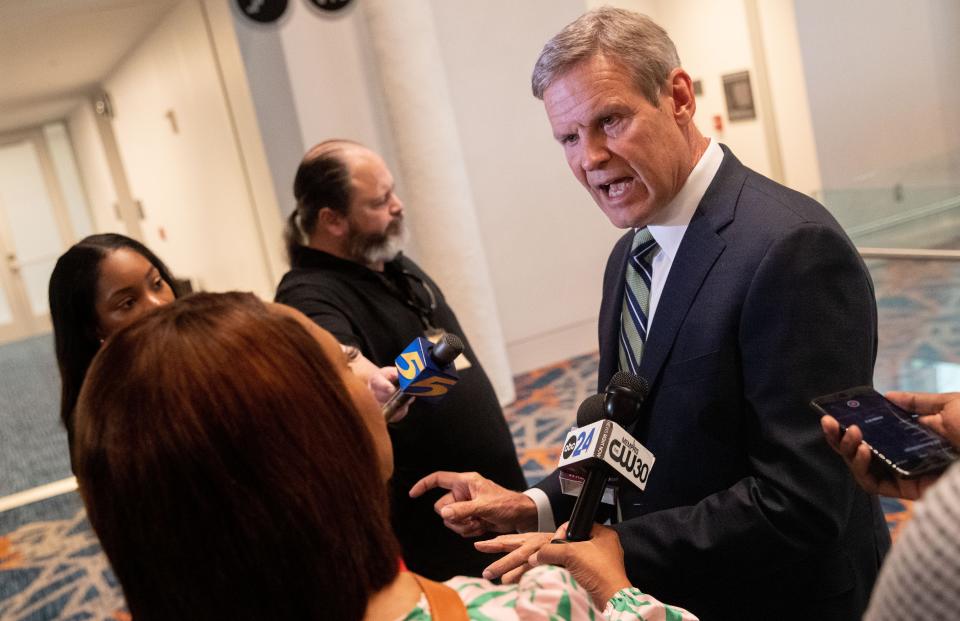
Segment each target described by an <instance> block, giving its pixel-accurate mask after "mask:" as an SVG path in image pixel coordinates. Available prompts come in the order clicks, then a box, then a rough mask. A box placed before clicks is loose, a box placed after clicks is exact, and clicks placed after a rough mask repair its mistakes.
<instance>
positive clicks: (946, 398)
mask: <svg viewBox="0 0 960 621" xmlns="http://www.w3.org/2000/svg"><path fill="white" fill-rule="evenodd" d="M885 396H886V397H887V399H890V400H891V401H893V402H894V403H896V404H897V405H899V406H900V407H902V408H903V409H905V410H906V411H908V412H915V413H917V414H919V415H920V422H921V423H922V424H924V425H926V426H927V427H930V428H931V429H933V430H934V431H935V432H937V433H939V434H940V435H941V436H943V437H944V438H946V439H947V440H948V441H949V442H950V444H952V445H954V446H955V447H958V448H960V392H945V393H940V394H938V393H932V392H888V393H887V394H886V395H885Z"/></svg>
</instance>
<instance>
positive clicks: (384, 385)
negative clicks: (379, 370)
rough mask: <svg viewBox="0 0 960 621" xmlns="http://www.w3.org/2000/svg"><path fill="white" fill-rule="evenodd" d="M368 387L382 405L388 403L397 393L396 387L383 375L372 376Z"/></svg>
mask: <svg viewBox="0 0 960 621" xmlns="http://www.w3.org/2000/svg"><path fill="white" fill-rule="evenodd" d="M367 386H368V387H369V388H370V392H372V393H373V396H374V398H375V399H376V400H377V403H379V404H380V405H383V404H384V403H386V402H387V401H388V400H389V399H390V397H392V396H393V393H394V392H395V391H396V386H394V385H393V384H391V383H390V381H389V380H388V379H387V378H385V377H383V376H382V375H371V376H370V379H369V380H368V381H367Z"/></svg>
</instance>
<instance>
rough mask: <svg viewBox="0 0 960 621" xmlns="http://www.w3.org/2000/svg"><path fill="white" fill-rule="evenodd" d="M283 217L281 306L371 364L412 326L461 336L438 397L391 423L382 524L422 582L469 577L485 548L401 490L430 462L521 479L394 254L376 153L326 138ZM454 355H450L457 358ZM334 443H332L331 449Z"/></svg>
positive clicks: (480, 382) (501, 431)
mask: <svg viewBox="0 0 960 621" xmlns="http://www.w3.org/2000/svg"><path fill="white" fill-rule="evenodd" d="M293 190H294V196H295V197H296V200H297V208H296V209H295V210H294V212H293V213H292V214H291V216H290V219H289V221H288V225H287V234H286V237H287V240H286V241H287V251H288V254H289V257H290V265H291V269H290V271H289V272H287V273H286V274H285V275H284V277H283V279H282V280H281V281H280V285H279V286H278V287H277V294H276V301H277V302H280V303H282V304H286V305H288V306H292V307H294V308H296V309H298V310H300V311H301V312H303V313H304V314H305V315H307V317H310V318H311V319H312V320H313V321H315V322H316V323H317V324H318V325H320V326H321V327H323V328H325V329H326V330H328V331H329V332H330V333H332V334H333V335H334V336H335V337H336V338H337V339H338V340H339V341H340V343H341V344H343V345H345V346H348V347H355V348H356V349H358V350H359V351H360V353H361V354H362V355H363V356H365V357H366V358H368V359H370V360H371V361H372V362H373V363H374V364H376V365H377V366H380V367H387V366H391V365H392V364H393V361H394V359H395V358H396V357H397V355H398V354H399V353H400V352H401V351H403V349H404V348H405V347H406V346H407V345H408V344H409V343H410V341H412V340H413V339H414V338H415V337H418V336H427V337H435V336H436V335H438V334H441V333H442V332H443V331H446V332H450V333H453V334H456V335H458V336H460V337H461V338H462V339H463V342H464V356H463V357H465V359H466V360H467V362H468V363H469V366H466V368H459V369H458V372H459V374H460V381H459V382H458V383H457V385H456V386H455V387H454V388H453V389H452V390H451V391H450V393H449V394H448V395H447V396H446V397H445V398H444V399H442V400H441V401H439V402H435V403H434V402H430V401H423V400H417V401H416V402H414V404H413V405H412V407H411V408H410V411H409V414H408V415H407V416H406V417H405V418H404V419H403V420H402V421H401V422H399V423H396V424H392V425H391V426H390V436H391V439H392V440H393V452H394V476H393V479H392V480H391V484H390V487H391V502H392V505H393V527H394V530H395V532H396V534H397V537H398V539H399V540H400V543H401V546H402V547H403V555H404V561H405V562H406V564H407V566H408V567H409V568H410V569H411V570H413V571H415V572H417V573H419V574H421V575H424V576H426V577H428V578H431V579H433V580H445V579H447V578H450V577H451V576H454V575H473V576H478V575H480V572H481V571H482V570H483V568H484V567H485V566H486V565H487V564H488V563H489V558H487V557H486V556H485V555H483V554H481V553H479V552H477V551H476V550H475V549H474V547H473V545H472V542H471V541H468V540H465V539H462V538H461V537H459V536H457V535H456V534H454V533H453V532H451V531H449V530H448V529H446V528H445V527H444V526H443V523H442V522H441V520H440V518H439V517H438V516H437V515H436V513H435V512H434V510H433V504H434V502H435V501H436V500H437V499H438V498H439V496H440V494H439V492H437V493H436V494H434V495H432V496H425V497H421V498H416V499H412V498H410V497H409V495H408V494H407V490H409V489H410V487H411V486H412V485H413V484H414V483H415V482H416V481H417V480H419V479H420V478H422V477H423V476H425V475H427V474H428V473H430V472H433V471H435V470H451V471H464V470H471V471H476V472H479V473H481V474H483V475H484V476H485V477H487V478H489V479H492V480H494V481H497V482H498V483H499V484H500V485H503V486H504V487H507V488H509V489H514V490H520V489H524V488H525V486H526V484H525V481H524V478H523V473H522V471H521V469H520V465H519V463H518V462H517V455H516V450H515V449H514V445H513V440H512V438H511V436H510V431H509V428H508V427H507V424H506V422H505V421H504V418H503V412H502V411H501V409H500V405H499V403H498V401H497V397H496V394H495V393H494V391H493V386H492V384H491V383H490V380H489V379H488V378H487V375H486V373H484V371H483V368H482V367H481V366H480V363H479V362H478V360H477V358H476V355H475V354H474V352H473V349H472V348H471V347H470V343H469V341H468V340H467V338H466V336H465V335H464V333H463V329H462V328H461V327H460V323H459V322H458V321H457V317H456V315H454V313H453V310H452V309H451V308H450V307H449V306H448V305H447V303H446V301H445V300H444V297H443V293H442V292H441V291H440V289H439V287H437V285H436V283H434V282H433V280H431V279H430V277H429V276H427V274H426V273H425V272H424V271H423V270H421V269H420V268H419V267H418V266H417V265H416V264H415V263H414V262H413V261H411V260H410V259H408V258H407V257H405V256H403V254H401V252H400V251H401V249H402V248H403V246H404V242H405V239H406V230H405V228H404V221H403V213H404V206H403V203H402V202H401V201H400V198H399V197H398V196H397V195H396V193H395V191H394V180H393V175H392V174H391V173H390V170H389V169H388V168H387V165H386V163H385V162H384V161H383V159H382V158H381V157H380V156H379V155H377V154H376V153H374V152H373V151H371V150H370V149H367V148H366V147H364V146H362V145H360V144H357V143H355V142H352V141H349V140H328V141H325V142H322V143H320V144H318V145H316V146H315V147H313V148H312V149H310V150H309V151H308V152H307V154H306V155H305V156H304V158H303V161H302V162H301V163H300V167H299V169H298V170H297V176H296V179H295V180H294V184H293ZM463 366H464V365H462V364H458V367H463ZM330 449H331V450H336V447H330Z"/></svg>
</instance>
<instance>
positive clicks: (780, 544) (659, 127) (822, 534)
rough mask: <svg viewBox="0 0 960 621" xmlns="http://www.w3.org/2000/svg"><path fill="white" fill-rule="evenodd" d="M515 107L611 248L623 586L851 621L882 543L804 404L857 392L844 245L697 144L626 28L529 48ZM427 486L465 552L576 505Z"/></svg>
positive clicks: (610, 362)
mask: <svg viewBox="0 0 960 621" xmlns="http://www.w3.org/2000/svg"><path fill="white" fill-rule="evenodd" d="M533 89H534V94H535V95H536V96H537V97H538V98H541V99H543V101H544V106H545V108H546V112H547V116H548V118H549V120H550V124H551V127H552V129H553V133H554V136H555V138H556V139H557V141H558V142H559V143H560V144H561V146H562V147H563V150H564V153H565V155H566V158H567V162H568V164H569V166H570V169H571V170H572V172H573V173H574V175H575V176H576V177H577V179H578V180H579V181H580V182H581V183H582V184H583V185H584V187H585V188H586V189H587V191H588V192H589V193H590V194H591V196H592V197H593V198H594V200H595V201H596V203H597V204H598V205H599V206H600V208H601V210H603V212H604V213H605V214H606V215H607V216H608V217H609V219H610V221H611V222H613V224H614V225H616V226H617V227H620V228H626V229H630V230H629V231H628V232H627V233H626V234H625V235H624V236H623V238H621V239H620V241H619V242H618V243H617V244H616V246H615V247H614V249H613V252H612V253H611V255H610V259H609V261H608V263H607V268H606V272H605V274H604V282H603V300H602V302H601V308H600V322H599V337H600V369H599V376H598V387H599V389H600V390H603V389H604V388H605V386H606V384H607V382H608V381H609V380H610V378H611V376H612V375H613V374H614V373H615V372H616V371H618V370H625V371H629V372H632V373H635V374H637V375H639V376H642V377H644V378H646V379H647V380H648V381H649V382H650V385H651V392H650V395H649V397H648V398H647V399H646V401H645V402H644V404H643V409H642V412H641V414H640V417H639V420H638V421H637V422H636V423H634V424H633V425H632V426H631V427H630V429H629V431H630V432H631V433H632V434H633V435H635V436H636V437H637V438H638V439H639V440H640V441H641V442H642V443H643V445H644V446H646V447H647V448H648V449H649V450H650V451H652V452H653V454H654V455H655V457H656V463H655V466H654V469H653V471H652V472H651V474H650V478H649V480H648V484H647V487H646V490H645V491H643V492H639V491H637V490H632V489H622V490H621V491H620V497H619V498H618V508H619V513H620V516H621V519H619V520H615V521H616V523H615V524H614V525H613V526H612V528H613V529H614V530H615V531H616V532H617V533H618V534H619V536H620V541H621V544H622V546H623V548H624V552H625V557H624V562H625V565H626V568H627V572H628V575H629V576H630V578H631V581H632V582H633V583H634V584H635V585H637V586H638V587H640V588H641V589H643V590H645V591H648V592H650V593H652V594H654V595H656V597H658V598H659V599H661V600H663V601H666V602H670V603H672V604H677V605H680V606H683V607H684V608H686V609H688V610H690V611H691V612H694V613H696V614H698V615H700V617H701V618H702V619H744V618H756V619H778V620H779V619H793V618H804V619H821V620H822V619H856V618H859V616H860V615H861V614H862V612H863V610H864V608H865V607H866V603H867V599H868V595H869V593H870V589H871V587H872V585H873V582H874V580H875V579H876V574H877V570H878V567H879V564H880V561H881V559H882V557H883V555H884V554H885V552H886V550H887V548H888V547H889V535H888V534H887V531H886V527H885V524H884V521H883V516H882V512H881V510H880V508H879V505H878V503H877V501H876V498H875V497H873V496H869V495H868V494H866V493H864V492H863V491H862V490H860V489H859V488H858V487H857V486H856V485H855V483H854V481H853V479H852V478H851V476H850V474H849V472H848V471H847V469H846V467H845V466H844V464H843V462H842V460H840V459H838V458H837V456H836V455H834V454H832V452H831V451H830V449H829V447H828V446H827V445H826V444H825V443H824V442H823V439H822V437H821V435H820V429H819V426H818V422H817V417H816V416H815V415H814V413H813V412H812V411H811V409H810V407H809V405H808V403H809V402H810V400H811V399H812V398H814V397H817V396H819V395H822V394H826V393H830V392H834V391H837V390H841V389H843V388H847V387H850V386H855V385H860V384H869V383H870V382H871V379H872V375H873V363H874V359H875V357H876V346H877V344H876V309H875V301H874V294H873V286H872V283H871V281H870V277H869V275H868V273H867V271H866V268H865V266H864V264H863V262H862V261H861V259H860V257H859V255H858V253H857V251H856V249H855V248H854V246H853V244H852V243H851V242H850V240H849V239H848V238H847V236H846V235H845V234H844V232H843V231H842V229H841V228H840V226H839V225H838V224H837V222H836V221H835V220H834V219H833V218H832V217H831V216H830V214H829V213H827V211H826V210H825V209H824V208H823V207H822V206H821V205H819V204H817V203H816V202H815V201H813V200H811V199H810V198H808V197H806V196H803V195H801V194H798V193H796V192H794V191H792V190H789V189H787V188H785V187H783V186H781V185H778V184H777V183H775V182H773V181H771V180H769V179H766V178H765V177H763V176H761V175H759V174H757V173H755V172H753V171H751V170H749V169H748V168H746V167H744V166H743V165H742V164H741V163H740V162H739V161H738V160H737V159H736V158H735V157H734V156H733V154H732V153H731V152H730V151H729V150H728V149H726V148H725V147H721V146H720V145H719V144H717V143H716V142H712V141H710V140H709V139H707V138H705V137H704V136H703V135H702V134H701V133H700V132H699V131H698V130H697V128H696V126H695V124H694V122H693V116H694V112H695V110H696V102H695V100H694V96H693V88H692V83H691V79H690V77H689V75H688V74H687V73H686V72H685V71H684V70H683V69H681V68H680V63H679V60H678V58H677V54H676V50H675V49H674V46H673V43H672V42H671V41H670V39H669V38H668V37H667V35H666V32H664V31H663V30H662V29H661V28H660V27H659V26H657V25H656V24H654V23H653V22H652V21H650V20H649V19H647V18H646V17H644V16H641V15H638V14H635V13H631V12H628V11H622V10H616V9H609V8H605V9H599V10H597V11H592V12H590V13H587V14H586V15H584V16H582V17H581V18H579V19H578V20H576V21H575V22H573V23H572V24H570V25H569V26H567V27H566V28H565V29H564V30H563V31H561V32H560V33H559V34H558V35H557V36H555V37H554V38H553V39H552V40H551V41H549V42H548V43H547V45H546V46H545V47H544V50H543V52H542V53H541V56H540V58H539V60H538V61H537V65H536V68H535V69H534V74H533ZM433 486H439V487H446V488H448V489H451V490H452V491H451V493H450V494H448V495H447V496H446V497H444V498H442V499H441V500H440V501H439V502H438V503H437V509H438V511H439V512H440V514H441V516H443V518H444V519H445V521H446V523H447V525H448V527H450V528H451V529H453V530H455V531H456V532H460V533H461V534H464V535H476V534H478V533H479V532H480V531H482V530H487V531H494V532H507V531H509V530H512V529H519V530H533V529H537V530H540V531H547V530H550V529H551V527H553V526H554V525H555V524H557V523H559V522H560V521H562V520H564V519H566V518H567V517H569V514H570V510H571V508H572V504H573V499H572V497H570V496H565V495H564V494H563V493H562V492H561V490H560V485H559V482H558V479H557V475H556V473H555V474H554V475H552V476H551V477H548V478H547V479H546V480H544V481H543V482H541V483H540V484H538V485H537V486H536V487H535V489H533V490H528V491H527V492H526V495H525V497H524V495H519V494H515V493H505V492H503V491H502V490H499V489H497V488H496V486H495V485H492V484H490V482H488V481H486V480H484V479H482V478H481V477H478V476H476V475H473V474H452V473H435V474H434V475H431V476H429V477H427V478H426V479H424V480H423V481H421V482H420V483H418V485H417V486H415V487H414V490H413V491H414V493H419V492H420V491H421V490H424V489H427V488H430V487H433ZM549 537H550V535H543V534H536V535H527V536H523V535H508V536H505V537H501V538H498V539H496V540H493V542H491V543H488V544H485V545H484V546H483V548H484V549H486V550H489V551H508V550H511V549H512V550H513V551H512V552H511V553H510V554H508V555H507V556H506V557H504V559H501V560H500V561H498V562H497V563H494V564H493V565H492V566H491V567H490V568H489V569H488V572H487V574H486V575H488V576H489V575H499V574H502V573H504V572H505V571H509V572H511V573H507V575H506V576H505V579H512V578H513V577H515V576H516V575H518V573H519V572H522V571H523V566H522V564H523V563H524V562H525V561H526V560H527V558H528V557H529V555H530V554H531V553H532V552H534V551H535V550H536V549H538V548H539V546H541V545H543V544H544V543H545V541H546V540H548V539H549ZM478 547H480V546H479V545H478Z"/></svg>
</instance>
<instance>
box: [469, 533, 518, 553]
mask: <svg viewBox="0 0 960 621" xmlns="http://www.w3.org/2000/svg"><path fill="white" fill-rule="evenodd" d="M529 538H530V533H517V534H511V535H500V536H499V537H494V538H493V539H487V540H486V541H478V542H476V543H475V544H473V547H475V548H476V549H477V550H479V551H481V552H486V553H487V554H500V553H503V552H512V551H513V550H516V549H517V548H519V547H520V546H522V545H523V544H524V543H526V541H527V540H528V539H529Z"/></svg>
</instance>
